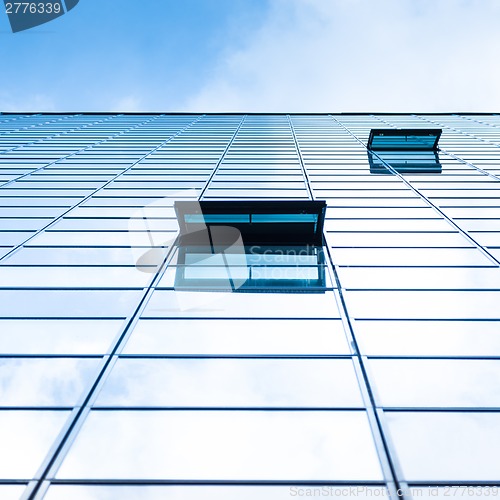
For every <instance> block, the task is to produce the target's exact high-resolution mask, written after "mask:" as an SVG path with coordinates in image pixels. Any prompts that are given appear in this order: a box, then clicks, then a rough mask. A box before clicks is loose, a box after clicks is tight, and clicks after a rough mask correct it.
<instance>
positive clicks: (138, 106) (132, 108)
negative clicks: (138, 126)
mask: <svg viewBox="0 0 500 500" xmlns="http://www.w3.org/2000/svg"><path fill="white" fill-rule="evenodd" d="M143 108H144V106H143V105H142V99H140V98H139V97H136V96H134V95H129V96H125V97H122V98H121V99H118V100H117V101H116V102H115V103H114V105H112V106H111V111H113V112H117V113H127V112H129V113H131V112H136V111H144V110H143Z"/></svg>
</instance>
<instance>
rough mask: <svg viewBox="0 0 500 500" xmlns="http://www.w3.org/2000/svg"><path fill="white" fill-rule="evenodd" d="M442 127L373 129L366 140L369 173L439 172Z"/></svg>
mask: <svg viewBox="0 0 500 500" xmlns="http://www.w3.org/2000/svg"><path fill="white" fill-rule="evenodd" d="M441 132H442V130H441V129H372V130H371V131H370V137H369V139H368V161H369V163H370V173H372V174H391V173H392V172H391V171H390V170H389V169H388V168H387V167H386V164H388V165H390V166H391V167H392V168H393V169H394V170H396V172H398V173H400V174H440V173H441V172H442V166H441V162H440V161H439V156H438V141H439V138H440V136H441Z"/></svg>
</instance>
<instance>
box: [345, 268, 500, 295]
mask: <svg viewBox="0 0 500 500" xmlns="http://www.w3.org/2000/svg"><path fill="white" fill-rule="evenodd" d="M337 271H338V273H339V277H340V282H341V283H342V286H343V287H345V288H351V289H363V288H373V289H394V290H398V289H423V290H425V289H441V290H454V289H455V290H463V289H487V288H489V289H493V290H495V289H496V290H498V289H500V269H499V268H494V267H491V268H473V267H461V268H443V269H439V268H437V269H436V268H432V267H431V268H425V267H413V268H412V267H395V268H391V267H358V268H352V267H351V268H349V267H339V268H338V269H337Z"/></svg>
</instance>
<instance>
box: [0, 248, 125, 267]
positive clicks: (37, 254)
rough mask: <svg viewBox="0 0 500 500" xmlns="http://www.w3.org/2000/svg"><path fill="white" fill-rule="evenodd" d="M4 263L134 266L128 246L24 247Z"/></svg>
mask: <svg viewBox="0 0 500 500" xmlns="http://www.w3.org/2000/svg"><path fill="white" fill-rule="evenodd" d="M3 262H4V264H5V265H19V264H26V265H29V264H39V265H50V264H52V265H59V266H64V265H66V266H70V265H122V266H135V260H134V255H133V253H132V251H131V249H130V248H112V247H108V248H78V247H67V248H42V247H36V248H26V247H23V248H21V249H19V250H18V251H17V252H16V253H14V254H12V255H11V256H9V257H8V258H7V259H5V261H3Z"/></svg>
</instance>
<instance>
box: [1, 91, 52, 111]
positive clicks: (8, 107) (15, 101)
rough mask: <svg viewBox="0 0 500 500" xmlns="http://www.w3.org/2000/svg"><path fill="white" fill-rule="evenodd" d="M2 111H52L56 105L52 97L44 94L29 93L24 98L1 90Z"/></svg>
mask: <svg viewBox="0 0 500 500" xmlns="http://www.w3.org/2000/svg"><path fill="white" fill-rule="evenodd" d="M0 111H2V112H3V113H23V112H36V113H41V112H49V113H50V112H52V111H56V106H55V103H54V100H53V99H52V97H49V96H47V95H44V94H29V95H26V96H24V97H23V98H19V97H18V96H16V97H14V96H12V95H11V94H10V93H6V92H0Z"/></svg>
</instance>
